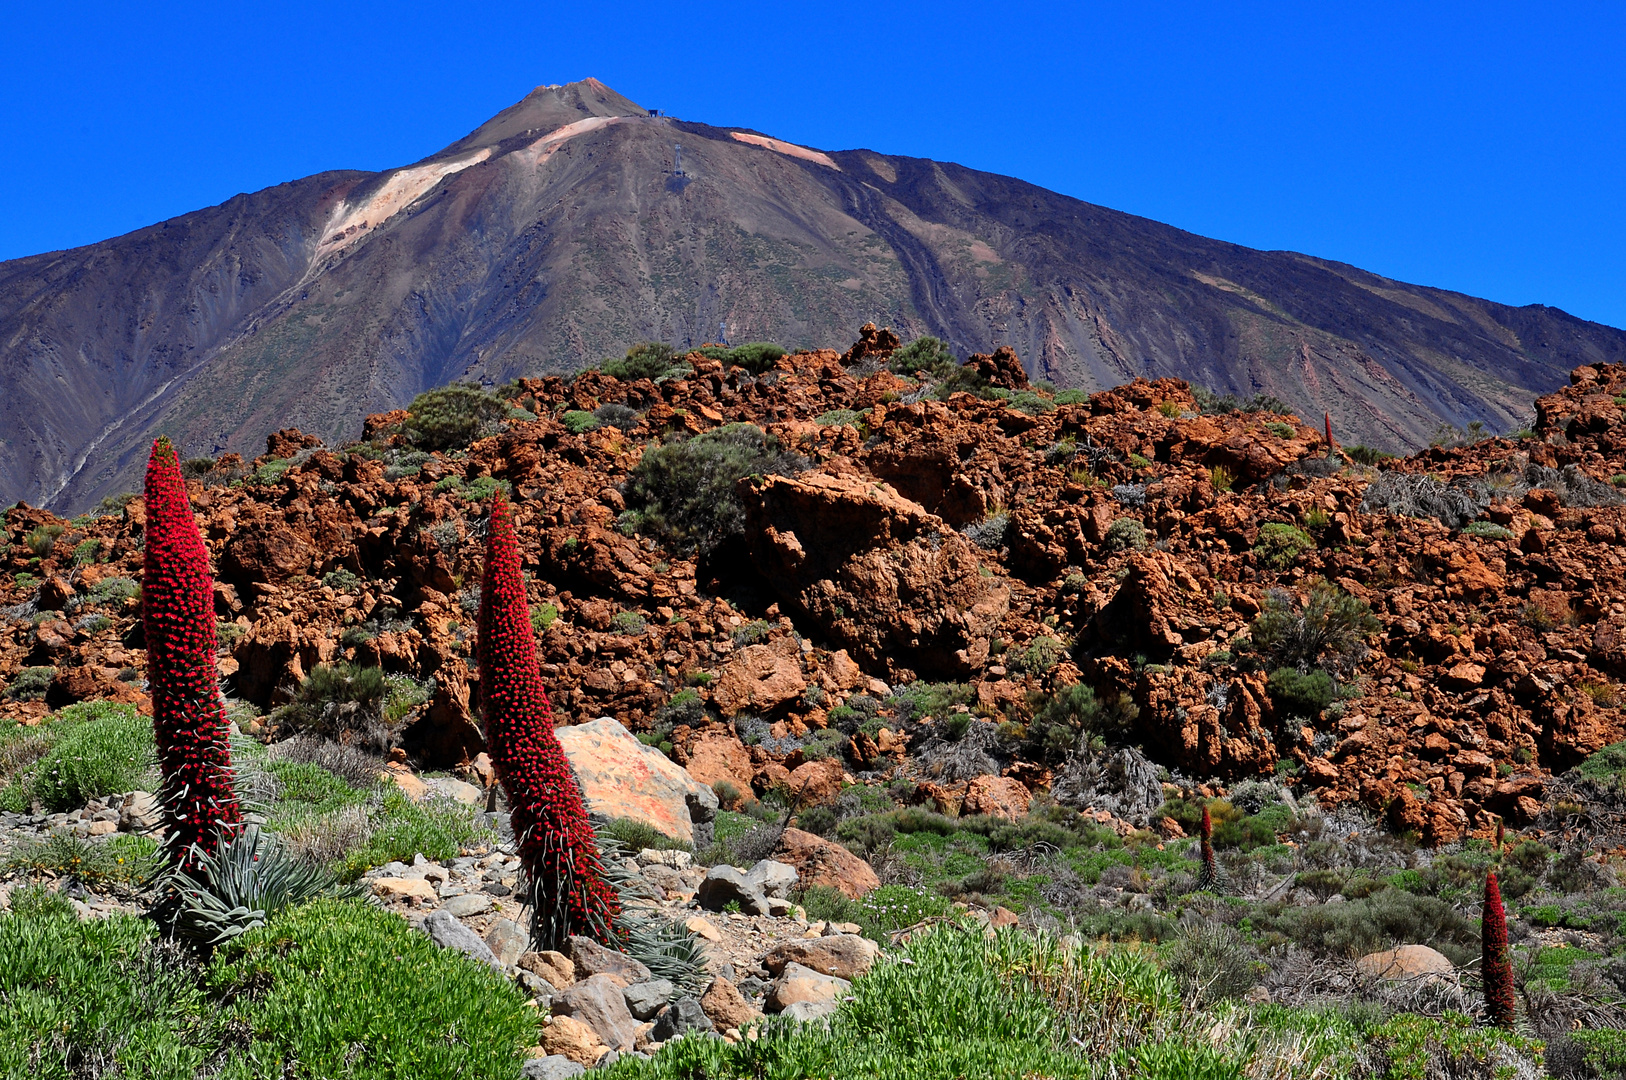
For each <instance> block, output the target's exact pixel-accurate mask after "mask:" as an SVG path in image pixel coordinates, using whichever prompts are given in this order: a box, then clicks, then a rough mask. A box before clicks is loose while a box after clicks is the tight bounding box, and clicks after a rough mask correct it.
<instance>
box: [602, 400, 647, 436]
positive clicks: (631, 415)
mask: <svg viewBox="0 0 1626 1080" xmlns="http://www.w3.org/2000/svg"><path fill="white" fill-rule="evenodd" d="M593 419H594V420H597V421H598V422H599V423H600V424H603V425H604V426H606V427H613V428H615V429H616V430H617V431H631V430H632V429H633V428H635V427H637V426H638V420H639V415H638V410H637V409H634V408H632V407H631V406H630V405H617V404H614V403H611V404H609V405H600V406H599V407H598V408H596V409H594V410H593Z"/></svg>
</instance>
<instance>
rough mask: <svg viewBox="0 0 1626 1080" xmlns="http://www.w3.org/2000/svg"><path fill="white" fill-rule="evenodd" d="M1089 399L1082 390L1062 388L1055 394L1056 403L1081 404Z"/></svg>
mask: <svg viewBox="0 0 1626 1080" xmlns="http://www.w3.org/2000/svg"><path fill="white" fill-rule="evenodd" d="M1089 399H1090V395H1089V394H1087V393H1085V392H1084V391H1083V390H1063V391H1061V392H1060V393H1058V394H1057V395H1056V398H1055V401H1056V404H1057V405H1082V404H1084V403H1085V402H1086V401H1088V400H1089Z"/></svg>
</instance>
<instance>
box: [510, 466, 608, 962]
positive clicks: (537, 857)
mask: <svg viewBox="0 0 1626 1080" xmlns="http://www.w3.org/2000/svg"><path fill="white" fill-rule="evenodd" d="M479 656H480V706H481V710H482V712H483V713H484V714H485V721H486V750H487V752H489V753H490V755H491V764H492V766H493V767H494V768H495V769H496V772H497V776H498V778H499V779H500V780H501V781H502V786H503V791H504V792H505V793H506V794H507V796H508V805H509V806H510V807H512V811H511V816H510V820H511V822H512V823H513V827H514V836H515V837H516V838H517V839H518V840H519V857H520V862H521V863H522V864H523V865H524V867H525V873H526V876H527V877H528V878H529V885H530V891H531V936H532V938H534V939H535V941H536V944H537V947H538V948H543V949H559V948H563V947H564V946H565V944H566V943H567V942H568V940H569V938H570V936H571V935H572V934H580V935H582V936H585V937H591V938H594V939H595V940H597V941H599V942H600V943H601V944H605V945H612V946H613V945H618V944H619V942H620V937H621V931H620V929H619V927H618V926H617V920H618V919H619V918H620V915H621V901H620V898H619V896H618V895H617V893H616V891H615V888H614V887H613V886H611V885H610V883H609V882H608V881H607V880H606V879H605V876H604V868H603V866H602V864H601V863H600V862H599V854H598V843H597V841H596V840H595V838H594V835H593V827H592V825H591V823H589V822H588V820H587V806H586V804H585V802H584V800H583V798H582V793H581V787H580V785H578V784H577V783H576V776H575V774H574V773H573V772H571V771H570V761H569V759H568V758H566V757H565V751H564V747H562V746H560V745H559V739H558V737H557V736H555V735H554V734H553V707H552V706H551V705H550V704H549V703H548V695H547V691H546V690H544V689H543V686H542V672H541V669H540V668H539V667H538V666H537V659H536V641H535V638H534V637H533V636H532V630H531V612H530V608H529V607H528V606H527V604H526V602H525V582H524V579H523V577H522V576H521V574H520V558H519V541H518V540H516V539H515V537H514V526H513V522H512V521H511V520H510V518H509V514H508V503H507V500H505V499H504V498H503V497H502V495H501V494H500V493H499V494H498V495H497V496H495V497H494V498H493V499H492V502H491V521H490V525H489V527H488V529H487V534H486V566H485V578H484V581H483V582H482V584H481V586H480V642H479Z"/></svg>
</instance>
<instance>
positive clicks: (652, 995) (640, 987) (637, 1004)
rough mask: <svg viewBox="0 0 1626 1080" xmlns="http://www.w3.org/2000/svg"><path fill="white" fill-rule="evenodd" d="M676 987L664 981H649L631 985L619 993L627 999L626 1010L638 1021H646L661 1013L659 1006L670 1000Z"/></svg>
mask: <svg viewBox="0 0 1626 1080" xmlns="http://www.w3.org/2000/svg"><path fill="white" fill-rule="evenodd" d="M676 990H677V987H675V986H673V985H672V984H671V982H669V981H668V980H666V979H651V980H649V981H648V982H641V983H633V984H632V985H631V986H629V987H627V988H626V989H625V990H623V991H622V992H621V996H622V997H624V998H626V999H627V1010H628V1011H629V1012H631V1013H632V1015H634V1016H636V1017H637V1018H638V1019H640V1020H648V1019H649V1018H650V1017H652V1016H654V1015H655V1014H656V1013H658V1012H660V1011H661V1006H662V1005H665V1004H666V1003H667V1002H668V1001H671V1000H672V995H673V994H674V993H675V992H676Z"/></svg>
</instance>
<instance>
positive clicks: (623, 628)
mask: <svg viewBox="0 0 1626 1080" xmlns="http://www.w3.org/2000/svg"><path fill="white" fill-rule="evenodd" d="M648 628H649V622H648V620H646V619H645V618H644V617H643V615H641V614H639V613H638V612H636V611H620V612H617V613H616V614H615V616H614V617H613V618H612V619H611V620H610V629H611V630H612V631H614V632H615V633H617V634H642V633H643V632H644V631H645V630H647V629H648Z"/></svg>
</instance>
